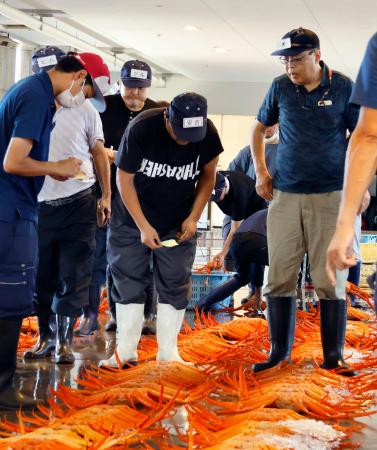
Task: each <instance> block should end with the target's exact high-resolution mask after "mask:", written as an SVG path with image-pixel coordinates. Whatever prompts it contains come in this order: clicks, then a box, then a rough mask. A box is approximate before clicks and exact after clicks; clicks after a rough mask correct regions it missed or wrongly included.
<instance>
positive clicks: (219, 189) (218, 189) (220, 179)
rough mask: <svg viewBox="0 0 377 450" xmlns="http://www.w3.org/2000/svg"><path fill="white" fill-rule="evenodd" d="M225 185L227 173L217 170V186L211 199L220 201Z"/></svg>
mask: <svg viewBox="0 0 377 450" xmlns="http://www.w3.org/2000/svg"><path fill="white" fill-rule="evenodd" d="M225 185H226V181H225V175H223V174H222V173H221V172H216V182H215V187H214V189H213V191H212V195H211V200H212V201H213V202H218V201H219V200H220V197H221V195H222V193H223V189H224V187H225Z"/></svg>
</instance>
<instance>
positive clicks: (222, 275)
mask: <svg viewBox="0 0 377 450" xmlns="http://www.w3.org/2000/svg"><path fill="white" fill-rule="evenodd" d="M233 275H234V272H220V271H214V272H212V273H210V274H202V273H193V274H192V277H191V279H192V297H191V299H190V301H189V304H188V306H187V309H195V308H196V305H197V304H198V303H199V300H201V299H202V298H203V297H205V296H206V295H207V294H208V293H210V292H211V291H212V290H213V289H214V288H215V287H217V286H220V285H221V284H223V283H225V281H227V280H229V278H232V277H233ZM232 300H233V296H230V297H227V298H226V299H224V300H223V301H222V302H221V303H215V304H214V305H212V307H211V309H222V308H224V307H226V308H227V307H229V306H230V305H231V302H232Z"/></svg>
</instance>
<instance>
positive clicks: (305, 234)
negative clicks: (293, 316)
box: [264, 190, 348, 299]
mask: <svg viewBox="0 0 377 450" xmlns="http://www.w3.org/2000/svg"><path fill="white" fill-rule="evenodd" d="M340 198H341V191H335V192H328V193H324V194H291V193H288V192H282V191H278V190H274V196H273V200H272V202H271V203H270V206H269V210H268V217H267V239H268V253H269V262H270V267H269V272H268V284H267V287H266V289H265V292H264V293H265V294H266V295H267V296H270V297H292V296H293V297H294V296H296V283H297V277H298V272H299V270H300V265H301V262H302V260H303V258H304V255H305V252H308V255H309V261H310V274H311V277H312V280H313V283H314V288H315V290H316V293H317V295H318V297H319V298H320V299H336V298H338V299H339V298H343V299H345V298H346V296H345V290H344V289H345V288H344V284H345V280H346V279H347V274H348V271H344V272H338V276H337V278H338V280H337V288H335V287H334V286H332V285H331V283H330V281H329V279H328V277H327V274H326V254H327V247H328V246H329V243H330V240H331V238H332V236H333V234H334V231H335V225H336V220H337V215H338V209H339V204H340Z"/></svg>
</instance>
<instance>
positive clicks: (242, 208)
mask: <svg viewBox="0 0 377 450" xmlns="http://www.w3.org/2000/svg"><path fill="white" fill-rule="evenodd" d="M212 201H214V202H215V203H216V204H217V206H218V207H219V208H220V209H221V211H222V212H223V213H224V214H226V215H228V216H229V217H230V218H231V220H232V224H231V228H230V231H229V234H228V236H227V238H226V240H225V242H224V246H223V249H222V251H221V252H220V253H219V254H218V255H216V256H215V258H214V259H215V261H216V262H217V265H218V267H223V266H224V258H225V256H226V255H227V253H228V252H229V248H230V244H231V242H232V239H233V236H234V233H235V232H236V231H237V229H238V228H239V226H240V225H241V223H242V221H243V220H244V219H246V218H247V217H249V216H251V215H252V214H254V213H255V212H257V211H260V210H261V209H264V208H266V207H267V203H266V202H265V200H263V199H262V198H261V197H259V195H258V194H257V193H256V190H255V181H254V180H253V179H252V178H250V177H249V176H247V175H245V174H244V173H242V172H238V171H232V170H225V171H222V170H221V171H219V172H217V174H216V184H215V189H214V192H213V194H212Z"/></svg>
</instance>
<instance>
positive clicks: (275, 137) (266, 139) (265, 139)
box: [264, 132, 279, 144]
mask: <svg viewBox="0 0 377 450" xmlns="http://www.w3.org/2000/svg"><path fill="white" fill-rule="evenodd" d="M278 139H279V132H276V133H274V134H273V135H272V136H270V137H268V138H266V137H265V138H264V142H265V144H269V143H270V142H274V141H275V140H278Z"/></svg>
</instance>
